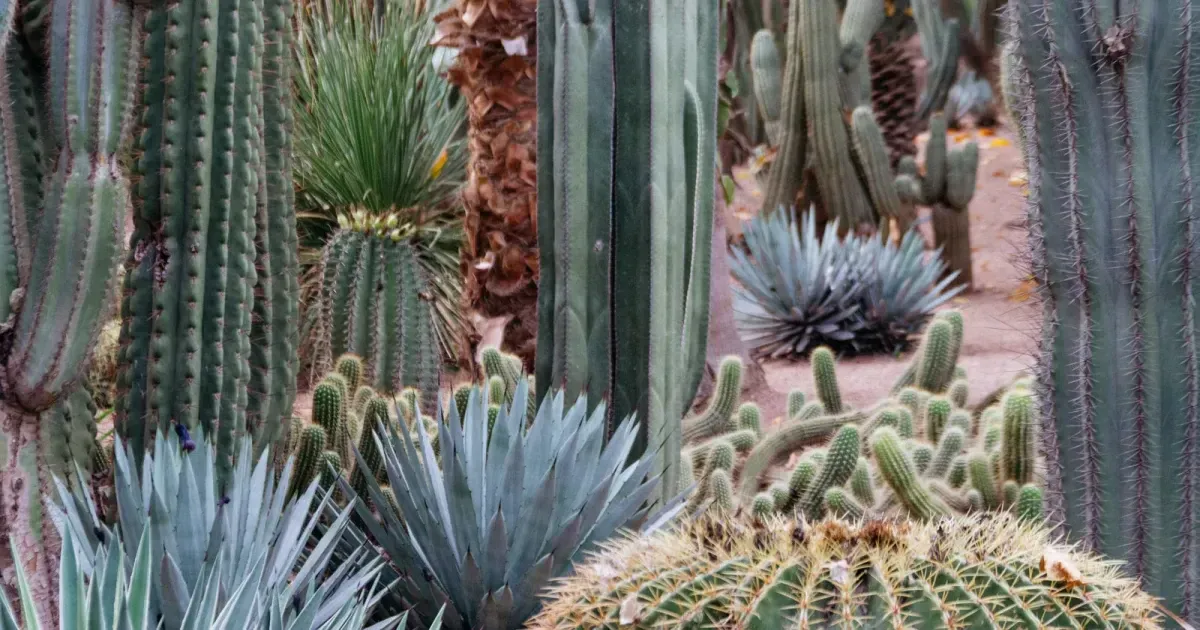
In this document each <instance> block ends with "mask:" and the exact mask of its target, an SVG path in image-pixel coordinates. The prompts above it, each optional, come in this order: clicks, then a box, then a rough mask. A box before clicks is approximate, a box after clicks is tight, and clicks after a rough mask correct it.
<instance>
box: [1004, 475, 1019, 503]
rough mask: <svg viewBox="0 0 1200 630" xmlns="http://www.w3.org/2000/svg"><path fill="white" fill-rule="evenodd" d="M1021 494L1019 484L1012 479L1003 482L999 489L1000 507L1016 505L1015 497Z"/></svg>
mask: <svg viewBox="0 0 1200 630" xmlns="http://www.w3.org/2000/svg"><path fill="white" fill-rule="evenodd" d="M1020 494H1021V484H1018V483H1017V482H1015V481H1013V480H1012V479H1008V480H1005V482H1004V485H1003V486H1002V487H1001V489H1000V495H1001V496H1002V497H1003V499H1004V500H1003V501H1002V502H1001V505H1004V506H1013V505H1016V504H1017V496H1018V495H1020Z"/></svg>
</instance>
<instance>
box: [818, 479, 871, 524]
mask: <svg viewBox="0 0 1200 630" xmlns="http://www.w3.org/2000/svg"><path fill="white" fill-rule="evenodd" d="M823 504H824V508H825V510H826V512H827V513H829V514H831V515H833V516H836V517H838V518H844V519H847V520H850V521H858V520H861V519H862V518H863V516H864V515H865V514H866V510H864V509H863V506H862V504H861V503H859V502H858V501H856V500H855V499H854V497H852V496H850V494H849V493H847V492H846V490H845V489H843V488H837V487H834V488H830V489H829V490H826V491H825V499H824V501H823Z"/></svg>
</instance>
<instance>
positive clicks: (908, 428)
mask: <svg viewBox="0 0 1200 630" xmlns="http://www.w3.org/2000/svg"><path fill="white" fill-rule="evenodd" d="M893 409H895V411H896V417H897V418H898V419H899V422H898V423H897V425H896V432H897V433H899V434H900V437H902V438H905V439H910V438H912V437H913V436H914V435H916V430H915V427H914V426H913V415H912V412H911V411H909V410H908V408H907V407H894V408H893Z"/></svg>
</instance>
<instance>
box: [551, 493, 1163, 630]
mask: <svg viewBox="0 0 1200 630" xmlns="http://www.w3.org/2000/svg"><path fill="white" fill-rule="evenodd" d="M1155 607H1156V602H1155V601H1154V599H1153V598H1152V597H1150V596H1149V595H1147V594H1145V593H1144V592H1142V591H1141V590H1139V589H1138V587H1137V583H1136V582H1135V581H1134V580H1132V579H1129V578H1127V577H1124V576H1122V575H1121V574H1120V572H1119V567H1118V565H1117V564H1116V563H1114V562H1112V561H1106V560H1102V559H1100V558H1098V557H1095V556H1092V555H1090V554H1087V553H1083V552H1080V551H1078V550H1076V549H1074V548H1072V547H1070V546H1067V545H1064V544H1061V543H1059V542H1058V541H1057V540H1055V539H1054V538H1053V537H1052V536H1050V535H1049V534H1048V533H1047V532H1046V531H1045V530H1044V529H1042V528H1040V527H1037V526H1035V525H1031V524H1028V523H1025V522H1022V521H1019V520H1017V519H1015V518H1011V517H1006V516H999V517H995V518H988V519H984V518H973V517H958V518H954V519H947V520H943V521H940V522H938V523H929V524H915V523H907V522H903V521H866V522H863V523H847V522H843V521H838V520H825V521H820V522H816V523H810V522H808V521H803V520H794V519H770V520H768V521H767V522H766V523H757V522H754V521H752V520H749V519H745V518H723V519H700V520H698V521H695V522H690V523H687V524H685V525H683V526H682V527H680V528H678V529H675V530H672V531H667V532H663V533H659V534H657V535H653V536H649V537H642V538H630V539H627V540H623V541H619V542H616V543H610V544H607V545H605V546H604V549H603V551H602V552H601V553H599V554H597V555H596V556H595V557H593V558H592V559H591V560H590V561H589V562H587V563H584V564H582V565H580V566H577V567H576V571H575V574H574V575H573V576H571V577H570V578H567V579H566V580H563V581H562V582H560V583H559V584H558V585H557V586H556V587H555V589H554V591H553V593H552V597H551V601H550V602H549V603H548V604H547V605H546V607H545V609H544V610H543V611H542V613H541V614H540V615H538V616H537V617H536V618H535V619H533V620H532V621H531V622H530V624H529V626H528V627H529V628H532V629H534V630H566V629H567V628H604V629H612V630H617V629H618V628H630V627H635V628H663V629H666V628H679V627H691V626H694V627H703V628H710V627H711V628H763V629H764V630H765V629H767V628H803V627H814V628H862V627H880V628H919V629H926V628H928V629H933V628H945V627H960V626H961V627H979V628H1025V627H1029V628H1037V627H1058V626H1060V625H1061V626H1062V627H1075V628H1112V627H1127V628H1157V627H1161V624H1162V620H1161V618H1160V617H1159V615H1158V613H1157V612H1156V608H1155Z"/></svg>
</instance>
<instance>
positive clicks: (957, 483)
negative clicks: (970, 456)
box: [946, 455, 967, 488]
mask: <svg viewBox="0 0 1200 630" xmlns="http://www.w3.org/2000/svg"><path fill="white" fill-rule="evenodd" d="M946 483H948V484H950V487H951V488H961V487H963V485H965V484H966V483H967V458H966V457H965V456H962V455H960V456H958V457H955V458H954V461H953V462H951V463H950V472H948V473H946Z"/></svg>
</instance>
